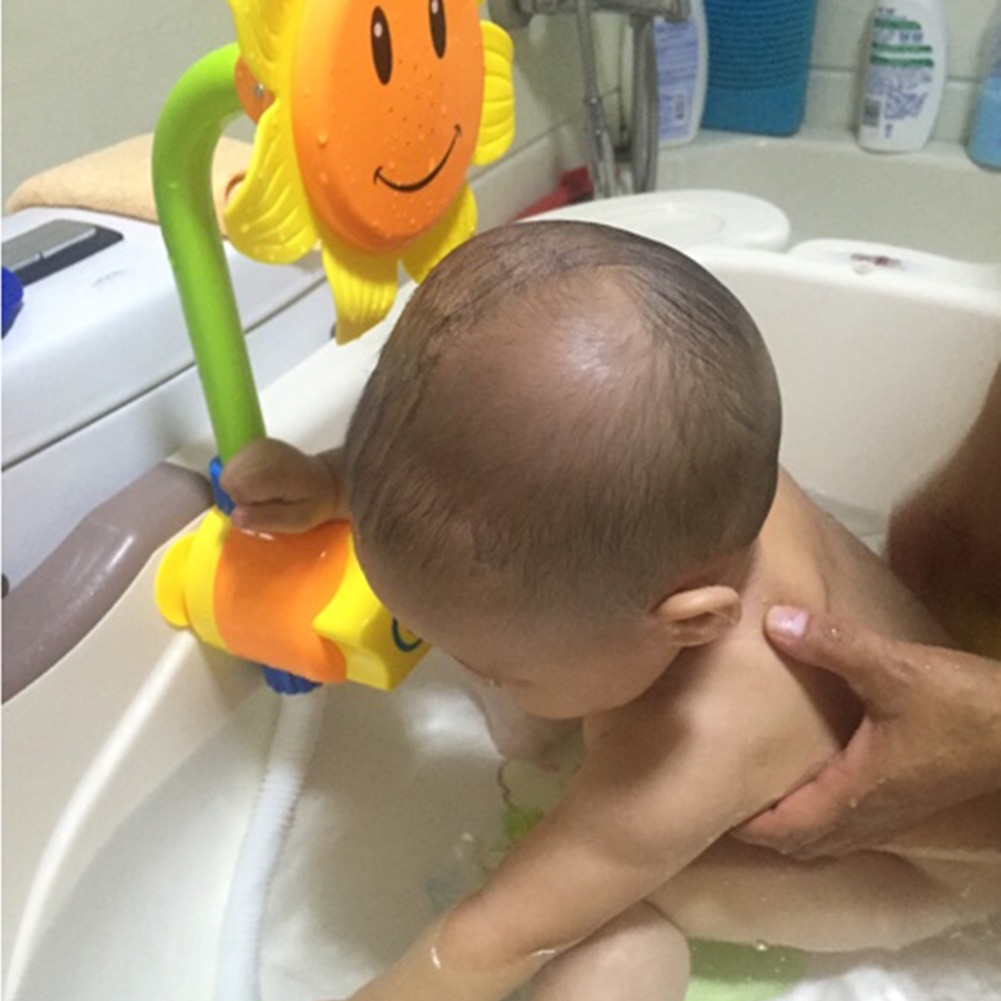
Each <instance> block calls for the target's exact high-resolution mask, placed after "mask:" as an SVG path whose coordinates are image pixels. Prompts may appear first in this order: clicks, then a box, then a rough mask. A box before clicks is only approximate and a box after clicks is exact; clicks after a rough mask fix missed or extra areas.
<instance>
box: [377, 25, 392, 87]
mask: <svg viewBox="0 0 1001 1001" xmlns="http://www.w3.org/2000/svg"><path fill="white" fill-rule="evenodd" d="M372 62H373V63H375V72H376V73H378V75H379V80H380V81H381V82H382V83H389V78H390V77H391V76H392V75H393V43H392V41H390V38H389V22H388V21H387V20H386V15H385V14H384V13H383V10H382V8H381V7H376V8H375V10H373V11H372Z"/></svg>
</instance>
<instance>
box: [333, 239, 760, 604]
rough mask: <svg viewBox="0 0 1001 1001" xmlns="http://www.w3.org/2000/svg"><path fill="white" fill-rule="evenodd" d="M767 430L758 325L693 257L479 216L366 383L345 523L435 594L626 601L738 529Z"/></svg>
mask: <svg viewBox="0 0 1001 1001" xmlns="http://www.w3.org/2000/svg"><path fill="white" fill-rule="evenodd" d="M779 424H780V408H779V401H778V391H777V387H776V383H775V376H774V372H773V370H772V367H771V362H770V360H769V359H768V355H767V352H766V351H765V348H764V345H763V343H762V341H761V338H760V335H759V334H758V332H757V329H756V328H755V326H754V324H753V322H752V321H751V319H750V317H749V316H748V315H747V313H746V312H745V311H744V309H743V308H742V307H741V306H740V304H739V303H738V302H737V300H736V299H735V298H734V297H733V296H732V295H731V294H730V293H729V292H728V291H727V290H726V289H725V288H724V287H723V286H722V285H720V284H719V282H717V281H716V280H715V279H714V278H712V276H711V275H709V274H708V272H706V271H705V270H703V269H702V268H701V267H699V266H698V265H696V264H695V263H694V262H692V261H691V260H689V259H688V258H686V257H684V256H683V255H681V254H679V253H677V252H676V251H672V250H670V249H669V248H667V247H664V246H662V245H661V244H657V243H653V242H651V241H648V240H644V239H642V238H641V237H637V236H633V235H631V234H627V233H624V232H621V231H619V230H614V229H610V228H607V227H602V226H596V225H589V224H582V223H535V224H527V225H518V226H510V227H506V228H503V229H498V230H492V231H490V232H488V233H485V234H483V235H481V236H478V237H475V238H474V239H472V240H470V241H469V242H468V243H466V244H464V245H463V246H461V247H460V248H459V249H458V250H456V251H454V252H453V253H452V254H451V255H449V257H448V258H446V260H445V261H443V262H442V263H441V264H440V265H439V266H438V267H437V268H436V269H435V270H434V271H433V272H432V274H431V275H430V276H429V277H428V279H427V280H426V281H425V283H424V284H423V285H422V286H421V287H420V288H419V289H418V290H417V291H416V292H415V294H414V296H413V298H412V299H411V301H410V302H409V303H408V305H407V307H406V309H405V311H404V313H403V315H402V317H401V318H400V321H399V323H398V324H397V326H396V329H395V330H394V331H393V334H392V336H391V337H390V339H389V342H388V343H387V345H386V347H385V349H384V351H383V354H382V357H381V358H380V361H379V364H378V366H377V368H376V371H375V373H374V374H373V376H372V378H371V380H370V382H369V384H368V386H367V387H366V390H365V393H364V395H363V397H362V400H361V402H360V404H359V406H358V409H357V411H356V413H355V416H354V419H353V421H352V424H351V428H350V430H349V434H348V441H347V454H346V460H347V480H348V490H349V494H350V499H351V508H352V513H353V517H354V519H355V526H356V531H357V533H358V535H359V538H360V539H361V540H362V542H363V544H364V546H365V547H366V548H367V549H368V550H369V551H374V552H377V553H378V555H379V560H380V562H381V563H382V565H392V567H393V572H394V578H398V579H399V580H401V581H402V582H403V585H404V586H405V587H406V588H407V589H408V590H411V591H413V589H417V591H416V593H420V592H421V591H434V592H435V593H436V594H437V595H438V596H439V599H440V600H442V601H446V602H451V603H454V604H458V605H461V604H462V603H464V602H465V603H467V604H470V603H473V604H475V603H476V602H487V601H489V602H496V601H497V600H498V596H502V599H501V600H503V601H504V602H505V603H507V604H511V605H513V604H514V603H516V602H519V603H523V605H524V608H525V609H526V610H527V609H532V608H534V609H536V610H538V612H540V613H541V614H546V615H552V614H554V613H559V612H564V613H567V614H571V615H581V614H586V615H589V616H611V615H615V614H621V613H622V612H633V611H642V610H645V609H646V608H649V607H650V606H651V605H652V604H654V603H656V602H657V601H658V600H660V599H661V598H663V597H664V596H665V595H666V594H668V593H670V591H671V590H672V589H673V588H676V587H677V586H678V585H679V584H682V583H684V582H685V580H686V579H687V578H688V577H690V576H691V575H692V574H694V573H696V572H697V571H698V570H699V569H700V568H703V567H705V566H707V565H709V564H710V563H712V562H713V561H715V560H716V559H718V558H720V557H722V556H726V555H729V554H731V553H734V552H736V551H738V550H740V549H742V548H743V547H745V546H747V545H748V544H749V543H750V542H751V541H752V540H753V539H754V537H755V536H756V534H757V532H758V530H759V528H760V526H761V523H762V522H763V520H764V517H765V515H766V513H767V511H768V508H769V506H770V503H771V500H772V496H773V494H774V490H775V481H776V476H777V468H778V464H777V450H778V435H779ZM508 610H511V609H508Z"/></svg>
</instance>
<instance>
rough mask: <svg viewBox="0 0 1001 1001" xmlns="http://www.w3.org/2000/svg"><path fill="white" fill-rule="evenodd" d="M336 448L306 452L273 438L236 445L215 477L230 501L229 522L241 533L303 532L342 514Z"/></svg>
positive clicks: (343, 505) (344, 503)
mask: <svg viewBox="0 0 1001 1001" xmlns="http://www.w3.org/2000/svg"><path fill="white" fill-rule="evenodd" d="M339 464H340V452H326V453H323V454H322V455H306V454H305V453H303V452H300V451H299V450H298V449H297V448H293V447H292V446H291V445H288V444H286V443H285V442H282V441H276V440H274V439H273V438H261V439H258V440H257V441H252V442H251V443H250V444H249V445H247V446H246V447H244V448H242V449H241V450H240V451H239V452H237V454H236V455H234V456H233V458H232V459H230V460H229V462H227V463H226V465H225V467H224V468H223V471H222V477H221V478H220V484H221V486H222V488H223V490H225V491H226V493H228V494H229V496H230V497H231V498H232V499H233V502H234V503H235V504H236V507H235V508H234V510H233V513H232V519H233V524H234V525H235V526H236V527H237V528H239V529H242V530H243V531H247V532H305V531H307V530H309V529H310V528H314V527H315V526H317V525H320V524H322V523H323V522H325V521H331V520H333V519H336V518H347V517H348V509H347V501H346V498H345V497H344V487H343V483H342V481H341V475H340V470H339Z"/></svg>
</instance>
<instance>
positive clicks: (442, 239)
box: [403, 184, 476, 282]
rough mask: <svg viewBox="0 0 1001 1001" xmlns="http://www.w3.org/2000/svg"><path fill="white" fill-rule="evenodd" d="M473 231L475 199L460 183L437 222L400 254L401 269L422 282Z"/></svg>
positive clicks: (474, 226)
mask: <svg viewBox="0 0 1001 1001" xmlns="http://www.w3.org/2000/svg"><path fill="white" fill-rule="evenodd" d="M475 232H476V200H475V199H474V198H473V192H472V191H471V190H470V188H469V185H468V184H463V186H462V188H461V189H460V190H459V193H458V194H457V195H456V196H455V198H453V199H452V204H451V205H449V207H448V208H447V209H446V210H445V212H444V213H443V214H442V215H441V217H440V218H439V219H438V221H437V222H436V223H435V224H434V225H433V226H432V227H431V228H430V229H429V230H428V231H427V232H426V233H424V234H423V235H421V236H419V237H418V238H417V239H416V240H414V241H413V242H412V243H411V244H409V245H408V246H407V248H406V249H405V250H404V252H403V266H404V267H405V268H406V269H407V274H409V275H410V277H411V278H413V279H414V280H415V281H418V282H422V281H424V279H425V278H426V277H427V276H428V273H429V272H430V271H431V269H432V268H433V267H434V266H435V265H436V264H437V263H438V262H439V261H440V260H441V259H442V258H443V257H444V256H445V255H446V254H448V253H449V252H450V251H452V250H454V249H455V248H456V247H458V246H459V244H460V243H464V242H465V241H466V240H468V239H469V238H470V237H471V236H472V235H473V233H475Z"/></svg>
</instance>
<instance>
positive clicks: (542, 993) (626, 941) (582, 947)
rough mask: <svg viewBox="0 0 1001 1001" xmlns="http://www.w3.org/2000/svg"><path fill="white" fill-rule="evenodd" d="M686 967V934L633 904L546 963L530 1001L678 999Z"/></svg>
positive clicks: (651, 911) (686, 975) (642, 905)
mask: <svg viewBox="0 0 1001 1001" xmlns="http://www.w3.org/2000/svg"><path fill="white" fill-rule="evenodd" d="M689 971H690V959H689V951H688V942H687V940H686V939H685V936H684V935H683V934H682V933H681V932H680V931H679V930H678V928H677V927H676V926H675V925H673V924H672V923H671V922H670V921H668V920H667V919H666V918H664V917H663V916H662V915H661V914H660V913H658V912H657V911H656V910H654V909H653V908H652V907H649V906H648V905H646V904H638V905H636V906H635V907H633V908H631V909H630V910H628V911H626V912H625V913H624V914H621V915H619V917H618V918H616V919H615V920H614V921H612V922H609V924H607V925H605V927H603V928H601V929H600V930H599V931H597V932H596V933H595V934H594V935H592V936H591V937H590V938H588V939H585V940H584V941H583V942H581V943H579V944H578V945H577V946H575V947H574V948H573V949H571V950H569V951H568V952H566V953H564V954H563V955H562V956H559V957H558V958H557V959H555V960H553V962H551V963H550V964H549V965H548V966H546V968H545V969H544V970H542V972H541V973H540V974H539V975H538V976H537V977H536V979H535V981H534V984H533V992H532V1001H570V999H572V1001H667V999H672V998H677V999H679V1001H680V999H681V998H683V997H684V995H685V990H686V987H687V984H688V976H689Z"/></svg>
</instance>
